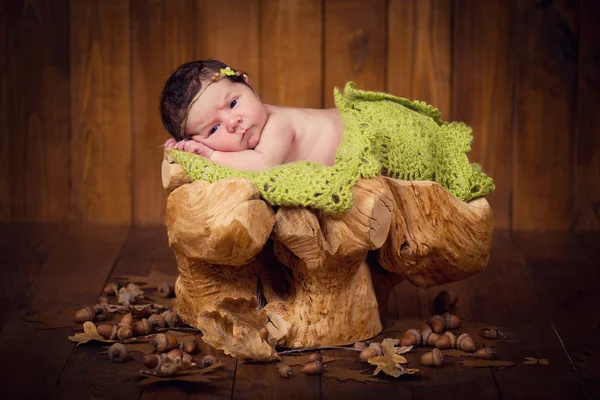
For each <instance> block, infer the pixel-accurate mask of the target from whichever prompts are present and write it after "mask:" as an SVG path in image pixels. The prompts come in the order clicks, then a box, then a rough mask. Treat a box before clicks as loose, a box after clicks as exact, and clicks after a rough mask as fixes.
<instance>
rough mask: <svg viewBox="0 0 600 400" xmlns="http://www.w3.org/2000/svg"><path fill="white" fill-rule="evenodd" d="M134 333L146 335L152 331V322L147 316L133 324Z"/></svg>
mask: <svg viewBox="0 0 600 400" xmlns="http://www.w3.org/2000/svg"><path fill="white" fill-rule="evenodd" d="M131 328H132V330H133V334H134V335H135V336H144V335H149V334H151V333H152V323H150V321H148V320H147V319H146V318H142V320H141V321H137V322H134V323H133V325H132V326H131Z"/></svg>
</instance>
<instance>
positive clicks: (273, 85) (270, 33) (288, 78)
mask: <svg viewBox="0 0 600 400" xmlns="http://www.w3.org/2000/svg"><path fill="white" fill-rule="evenodd" d="M261 21H262V23H261V46H260V48H261V65H262V68H261V82H262V87H261V90H260V93H261V97H262V100H263V102H265V103H270V104H276V105H282V106H291V107H306V108H321V106H322V104H321V102H322V96H321V93H322V84H323V79H322V68H321V66H322V58H323V57H322V50H323V49H322V46H323V43H322V32H323V27H322V0H309V1H303V0H285V1H265V2H263V3H262V7H261ZM326 95H327V94H326Z"/></svg>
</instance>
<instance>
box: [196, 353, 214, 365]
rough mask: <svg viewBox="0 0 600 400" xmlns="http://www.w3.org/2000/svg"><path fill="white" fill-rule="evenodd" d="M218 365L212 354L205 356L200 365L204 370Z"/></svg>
mask: <svg viewBox="0 0 600 400" xmlns="http://www.w3.org/2000/svg"><path fill="white" fill-rule="evenodd" d="M216 363H217V359H216V358H215V356H213V355H212V354H207V355H205V356H204V357H202V361H200V365H202V368H208V367H210V366H211V365H213V364H216Z"/></svg>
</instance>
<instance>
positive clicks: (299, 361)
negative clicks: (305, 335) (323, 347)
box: [281, 354, 337, 367]
mask: <svg viewBox="0 0 600 400" xmlns="http://www.w3.org/2000/svg"><path fill="white" fill-rule="evenodd" d="M281 360H282V362H283V363H285V364H287V365H289V366H290V367H291V366H294V365H304V364H306V363H308V362H309V361H310V354H305V355H301V356H282V357H281ZM335 360H337V358H334V357H330V356H326V355H323V359H322V360H321V362H322V363H323V364H326V363H329V362H333V361H335Z"/></svg>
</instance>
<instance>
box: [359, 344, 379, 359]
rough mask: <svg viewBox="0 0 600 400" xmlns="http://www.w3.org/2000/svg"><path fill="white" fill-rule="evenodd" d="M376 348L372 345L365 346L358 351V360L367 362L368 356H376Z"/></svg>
mask: <svg viewBox="0 0 600 400" xmlns="http://www.w3.org/2000/svg"><path fill="white" fill-rule="evenodd" d="M378 355H379V354H377V350H376V349H375V348H373V347H365V348H364V349H362V350H361V351H360V356H359V357H360V360H361V361H362V362H369V358H373V357H377V356H378Z"/></svg>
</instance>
